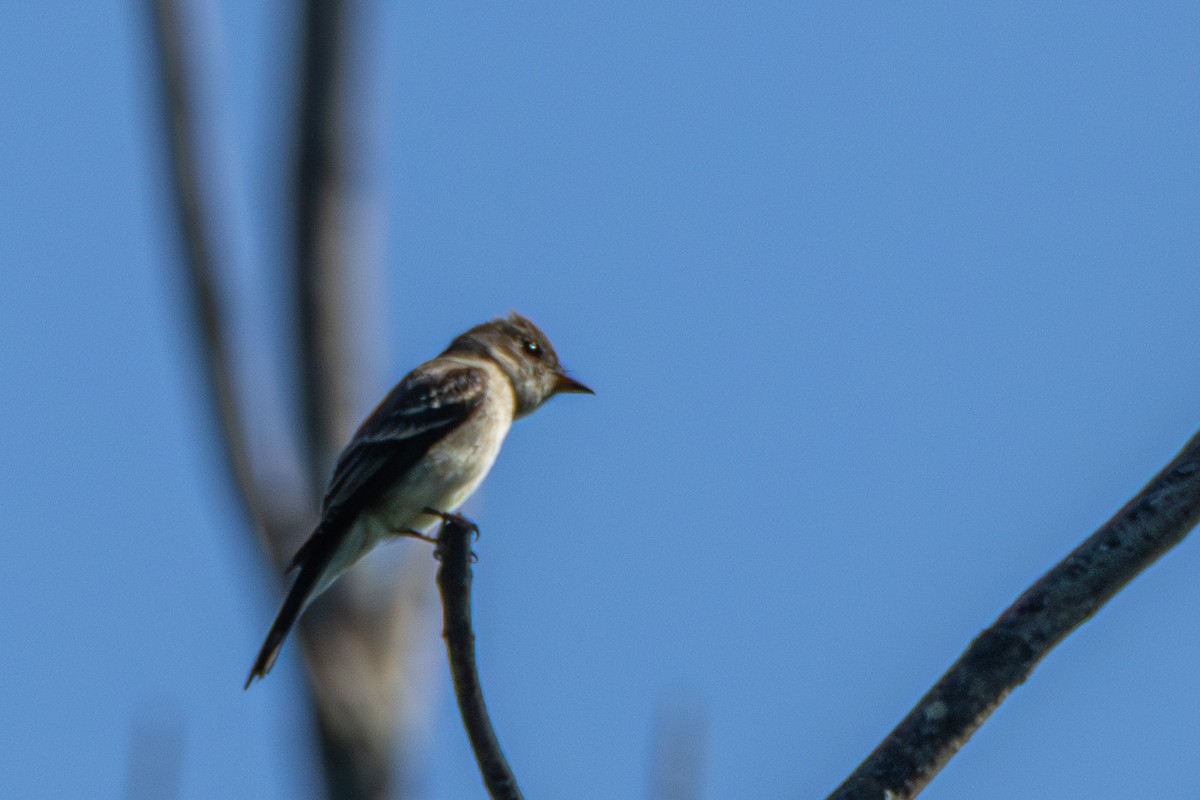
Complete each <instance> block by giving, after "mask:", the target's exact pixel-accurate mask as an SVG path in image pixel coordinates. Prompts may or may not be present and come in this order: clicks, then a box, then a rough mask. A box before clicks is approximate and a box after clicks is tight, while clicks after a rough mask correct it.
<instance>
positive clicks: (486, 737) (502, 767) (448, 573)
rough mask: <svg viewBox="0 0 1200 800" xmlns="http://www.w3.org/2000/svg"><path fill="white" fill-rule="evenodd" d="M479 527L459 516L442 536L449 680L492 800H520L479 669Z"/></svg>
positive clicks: (440, 580) (449, 518) (451, 517)
mask: <svg viewBox="0 0 1200 800" xmlns="http://www.w3.org/2000/svg"><path fill="white" fill-rule="evenodd" d="M475 533H476V528H475V526H474V525H473V524H472V523H471V522H469V521H468V520H466V519H465V518H463V517H462V516H460V515H458V514H448V515H446V516H445V517H443V522H442V529H441V532H440V533H439V534H438V555H439V557H440V558H441V560H442V566H441V568H440V569H439V570H438V576H437V584H438V590H439V591H441V593H442V614H443V621H444V623H443V624H444V626H443V629H442V636H444V637H445V639H446V652H447V654H448V655H449V658H450V674H451V677H453V679H454V694H455V697H456V698H457V699H458V710H459V712H460V713H461V714H462V719H463V725H464V726H465V727H466V729H467V738H469V739H470V740H471V749H472V750H474V751H475V760H476V761H477V762H478V763H479V772H480V773H481V774H482V775H483V783H484V786H486V787H487V790H488V794H489V795H491V797H492V800H521V798H522V797H523V795H522V794H521V789H520V787H519V786H517V779H516V776H514V775H513V772H512V769H511V768H510V767H509V766H508V761H507V760H506V759H505V758H504V753H503V751H502V750H501V749H500V742H499V741H498V740H497V739H496V732H495V730H493V729H492V721H491V718H490V717H489V716H488V711H487V706H486V705H485V704H484V702H483V689H482V688H481V687H480V685H479V673H478V672H477V671H476V668H475V632H474V631H473V630H472V628H471V578H472V574H471V558H472V554H471V537H472V535H473V534H475Z"/></svg>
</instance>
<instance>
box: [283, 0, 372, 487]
mask: <svg viewBox="0 0 1200 800" xmlns="http://www.w3.org/2000/svg"><path fill="white" fill-rule="evenodd" d="M349 18H350V14H349V8H348V3H347V2H346V0H308V2H307V3H305V13H304V22H303V25H304V27H303V31H302V36H303V41H302V45H301V46H302V54H301V59H302V60H301V65H300V80H301V84H300V97H299V108H298V109H297V120H296V123H297V130H298V133H299V138H298V140H297V142H296V154H295V174H294V181H295V183H294V190H295V191H294V202H295V217H294V225H295V231H294V233H295V247H296V252H295V265H296V272H295V280H296V315H297V320H296V323H297V328H298V330H299V337H298V339H299V341H298V344H299V354H298V358H299V372H300V384H301V389H302V391H301V397H302V398H303V404H304V405H303V408H302V409H301V412H302V419H303V425H304V437H305V445H306V448H307V454H308V458H309V464H310V472H311V475H312V484H313V493H314V494H316V495H319V494H320V491H321V489H322V488H323V486H324V483H325V479H326V478H327V477H328V473H329V468H330V466H331V465H332V459H333V455H334V454H335V453H336V452H337V449H338V447H340V445H341V444H342V442H344V441H345V440H346V438H347V437H348V435H349V433H350V431H349V430H348V428H349V427H350V426H351V425H352V424H353V421H354V420H353V417H354V415H355V414H356V413H357V411H358V410H357V409H355V408H354V404H353V402H352V399H351V398H352V396H351V392H352V387H353V382H352V381H350V380H348V379H347V377H348V375H351V374H353V373H354V372H355V370H354V369H353V366H354V358H353V356H354V346H353V344H352V342H351V330H350V327H351V326H350V325H349V324H348V323H349V321H350V319H351V318H352V317H351V309H350V308H349V304H350V302H351V298H350V297H349V295H350V291H349V278H348V270H347V264H346V261H347V256H348V253H349V251H350V248H349V247H348V246H347V241H346V238H347V233H348V231H347V226H348V224H349V220H348V209H347V208H346V204H347V201H346V195H347V183H348V166H347V165H348V162H349V158H350V150H351V147H352V142H351V141H350V137H349V136H348V133H349V131H348V130H347V126H348V125H349V121H348V119H347V117H348V113H347V112H348V109H347V91H348V90H347V83H348V82H347V80H346V76H347V60H348V57H349V48H348V47H347V41H346V39H347V35H348V27H349V25H348V23H349Z"/></svg>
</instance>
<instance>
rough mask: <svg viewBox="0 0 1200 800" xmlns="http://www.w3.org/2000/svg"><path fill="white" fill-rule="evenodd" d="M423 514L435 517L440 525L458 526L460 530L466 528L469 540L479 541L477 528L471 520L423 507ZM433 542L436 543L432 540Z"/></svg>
mask: <svg viewBox="0 0 1200 800" xmlns="http://www.w3.org/2000/svg"><path fill="white" fill-rule="evenodd" d="M425 513H426V514H428V515H429V516H431V517H437V518H438V519H440V520H441V521H442V525H458V526H459V527H461V528H468V529H469V530H470V531H471V540H472V541H475V542H477V541H479V526H478V525H476V524H475V523H474V522H472V521H471V520H469V519H467V518H466V517H464V516H463V515H462V514H459V513H458V512H455V511H438V510H437V509H436V508H429V507H428V506H426V507H425ZM433 541H437V539H434V540H433Z"/></svg>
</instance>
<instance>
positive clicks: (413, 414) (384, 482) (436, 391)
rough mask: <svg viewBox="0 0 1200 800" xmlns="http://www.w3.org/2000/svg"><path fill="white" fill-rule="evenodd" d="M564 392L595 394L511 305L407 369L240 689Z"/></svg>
mask: <svg viewBox="0 0 1200 800" xmlns="http://www.w3.org/2000/svg"><path fill="white" fill-rule="evenodd" d="M563 393H581V394H595V393H594V392H593V391H592V390H591V389H589V388H588V387H587V386H585V385H584V384H582V383H580V382H579V381H578V380H576V379H575V378H572V377H571V376H570V375H568V374H567V372H566V370H565V369H564V368H563V367H562V365H561V364H560V363H559V361H558V355H557V353H555V351H554V348H553V347H552V346H551V344H550V340H549V339H547V338H546V335H545V334H544V333H542V331H541V330H539V329H538V327H537V326H536V325H534V324H533V323H532V322H530V321H529V320H528V319H526V318H525V317H523V316H521V315H520V314H518V313H516V312H512V313H510V314H509V315H508V316H507V317H501V318H497V319H493V320H490V321H488V322H485V323H483V324H481V325H476V326H475V327H473V328H471V329H470V330H468V331H466V332H465V333H463V334H461V335H459V336H458V337H456V338H455V339H454V340H453V341H452V342H451V343H450V345H449V347H447V348H446V349H445V350H444V351H442V353H441V354H440V355H438V356H437V357H436V358H433V359H431V360H429V361H426V362H425V363H423V364H421V365H420V366H418V367H417V368H416V369H414V370H413V371H412V372H410V373H408V374H407V375H405V376H404V377H403V378H402V379H401V380H400V382H399V383H397V384H396V385H395V386H394V387H393V388H392V390H391V391H390V392H389V393H388V394H387V396H386V397H385V398H384V399H383V401H382V402H381V403H380V404H379V405H378V406H377V407H376V408H375V410H374V411H372V412H371V414H370V415H368V416H367V418H366V420H364V421H363V423H362V425H361V426H360V427H359V429H358V431H357V432H356V433H355V434H354V436H353V437H351V439H350V441H349V443H348V444H347V445H346V446H345V448H344V449H343V450H342V452H341V454H340V455H339V456H338V458H337V462H336V464H335V466H334V469H333V475H332V476H331V477H330V479H329V484H328V486H327V488H326V490H325V494H324V498H323V500H322V502H321V516H320V521H319V522H318V523H317V526H316V528H315V529H314V530H313V532H312V534H311V535H310V536H309V537H308V539H307V540H306V541H305V542H304V544H303V545H301V547H300V549H299V550H298V551H297V552H296V555H295V556H294V557H293V558H292V561H291V564H290V565H289V566H288V570H287V571H288V572H292V571H295V573H296V577H295V579H294V580H293V581H292V585H291V588H290V589H289V590H288V592H287V594H286V595H285V597H284V600H283V603H282V605H281V606H280V608H279V612H278V614H277V615H276V616H275V620H274V622H273V623H272V624H271V627H270V629H269V630H268V632H267V636H266V639H265V641H264V642H263V645H262V649H261V650H260V651H259V653H258V657H257V658H256V659H255V660H254V666H253V667H252V668H251V670H250V675H249V676H248V677H247V678H246V684H245V688H246V689H249V688H250V685H251V684H252V683H253V682H254V680H255V679H256V678H258V679H262V678H263V677H265V676H266V674H267V673H268V672H269V671H270V670H271V667H272V666H274V664H275V660H276V659H277V658H278V656H279V652H280V650H281V649H282V647H283V644H284V641H285V640H286V639H287V636H288V633H289V632H290V631H291V629H292V627H293V626H294V625H295V624H296V621H297V620H298V619H299V618H300V615H301V614H302V613H303V612H304V610H305V609H306V608H307V607H308V605H309V603H311V602H312V601H313V600H314V599H315V598H316V597H317V596H318V595H320V594H321V592H323V591H325V589H327V588H329V586H330V585H331V584H332V583H333V582H334V581H335V580H337V578H338V577H339V576H340V575H342V574H343V573H344V572H345V571H346V570H348V569H349V568H350V567H352V566H353V565H354V564H355V563H356V562H357V561H358V560H359V559H360V558H362V557H363V556H364V555H365V554H366V553H367V552H368V551H370V550H371V549H373V548H374V547H375V546H376V545H378V544H380V543H381V542H383V541H385V540H389V539H393V538H395V537H398V536H416V537H418V538H423V539H430V537H429V536H428V531H430V530H431V529H432V528H433V527H434V526H435V525H436V524H438V523H439V522H440V521H441V519H442V518H443V517H444V515H446V514H449V513H453V512H455V511H456V510H457V509H458V508H459V507H460V506H461V505H462V504H463V503H464V502H465V501H466V500H467V498H468V497H470V496H471V494H472V493H474V491H475V490H476V489H477V488H479V484H480V483H482V482H483V479H484V478H485V477H486V476H487V474H488V471H489V470H490V469H491V468H492V464H493V463H495V461H496V456H497V455H498V454H499V452H500V445H501V444H502V443H503V441H504V438H505V436H506V435H507V434H508V431H509V428H510V426H511V425H512V423H513V421H514V420H517V419H520V418H521V417H524V416H527V415H529V414H531V413H533V412H534V411H536V410H537V409H538V408H539V407H540V406H541V405H542V404H543V403H545V402H546V401H547V400H549V399H550V398H551V397H553V396H554V395H556V394H563Z"/></svg>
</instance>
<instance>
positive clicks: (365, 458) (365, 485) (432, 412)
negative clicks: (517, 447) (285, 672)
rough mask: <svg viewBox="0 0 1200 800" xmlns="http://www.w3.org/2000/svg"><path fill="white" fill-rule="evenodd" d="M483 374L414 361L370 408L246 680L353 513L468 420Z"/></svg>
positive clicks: (281, 633)
mask: <svg viewBox="0 0 1200 800" xmlns="http://www.w3.org/2000/svg"><path fill="white" fill-rule="evenodd" d="M486 389H487V374H486V373H485V372H484V371H483V370H482V369H474V368H471V367H461V368H459V367H454V368H452V369H449V370H447V369H441V370H436V369H423V370H422V369H418V370H417V371H415V372H413V373H410V374H409V375H408V377H406V378H405V379H404V380H402V381H400V383H399V384H397V385H396V388H394V389H392V391H391V392H390V393H389V394H388V396H387V397H385V398H384V399H383V402H382V403H380V404H379V407H378V408H376V409H375V410H374V411H373V412H371V416H369V417H367V420H366V422H364V423H363V424H362V427H360V428H359V429H358V433H356V434H355V435H354V438H353V439H351V440H350V444H349V445H348V446H347V447H346V449H345V450H343V451H342V454H341V456H339V457H338V462H337V466H336V467H335V468H334V470H333V479H332V480H330V482H329V489H328V490H327V491H326V493H325V501H324V503H323V505H322V513H321V522H320V524H319V525H317V529H316V530H315V531H313V534H312V535H311V536H309V537H308V541H306V542H305V543H304V544H303V546H301V548H300V549H299V550H298V551H297V552H296V555H295V557H293V558H292V563H291V566H289V567H288V569H289V570H290V569H292V568H295V567H299V568H300V572H299V574H298V575H297V576H296V580H295V581H294V582H293V583H292V587H291V589H289V590H288V594H287V597H285V598H284V601H283V606H282V607H281V608H280V609H279V613H278V614H277V615H276V617H275V621H274V623H272V625H271V629H270V630H269V631H268V632H267V638H266V641H265V642H263V646H262V649H261V650H259V652H258V658H256V659H255V661H254V666H253V668H251V670H250V676H249V677H248V678H246V688H249V687H250V684H251V683H252V682H253V681H254V679H255V678H261V677H263V676H264V675H266V674H267V672H268V671H270V669H271V666H272V665H273V664H274V663H275V659H276V657H278V655H279V651H280V649H281V648H282V647H283V642H284V640H285V639H286V638H287V635H288V632H289V631H290V630H291V629H292V626H293V625H295V624H296V620H297V619H299V617H300V614H301V613H302V612H303V611H304V608H305V606H306V605H307V604H308V602H309V600H311V599H312V597H313V594H314V592H317V591H319V590H320V583H321V579H322V576H323V575H324V573H325V570H326V569H327V568H328V566H329V564H330V561H331V560H332V558H333V556H334V554H335V552H336V551H337V549H338V546H339V545H340V544H341V542H342V539H343V537H344V535H345V532H346V530H347V527H348V526H349V525H350V524H351V523H352V522H353V521H354V517H355V516H356V515H357V514H358V513H359V512H360V511H362V510H363V509H365V508H368V507H369V506H370V505H371V504H372V503H374V502H375V501H376V500H378V499H379V497H380V495H382V494H383V492H384V491H386V490H387V488H388V486H390V485H391V484H392V483H393V482H394V481H395V480H396V479H397V477H398V476H400V475H403V474H404V472H405V471H406V470H408V469H411V468H412V466H413V464H415V463H416V462H417V461H418V460H420V458H421V457H422V456H424V455H425V453H427V452H428V451H429V448H430V447H432V446H433V444H434V443H435V442H437V441H438V440H439V439H441V438H442V437H443V436H445V435H446V434H447V433H449V432H450V431H451V430H453V429H454V428H455V427H457V426H458V425H461V424H462V423H463V422H465V421H466V420H467V419H468V418H469V417H470V416H471V414H473V413H474V412H475V411H476V410H477V409H478V408H479V407H480V406H481V405H482V404H483V398H484V392H485V390H486Z"/></svg>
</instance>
